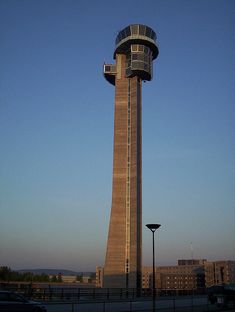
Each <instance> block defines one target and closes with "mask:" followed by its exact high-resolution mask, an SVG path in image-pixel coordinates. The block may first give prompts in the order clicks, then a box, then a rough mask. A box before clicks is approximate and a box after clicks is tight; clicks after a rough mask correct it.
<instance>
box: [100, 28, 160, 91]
mask: <svg viewBox="0 0 235 312" xmlns="http://www.w3.org/2000/svg"><path fill="white" fill-rule="evenodd" d="M115 44H116V46H115V51H114V55H113V57H114V59H116V55H117V54H125V55H126V78H131V77H134V76H138V77H139V78H141V79H142V80H148V81H149V80H151V79H152V61H153V60H154V59H156V58H157V56H158V53H159V51H158V47H157V44H156V33H155V32H154V31H153V30H152V29H151V28H150V27H148V26H146V25H141V24H134V25H129V26H127V27H125V28H124V29H123V30H121V31H120V32H119V33H118V35H117V38H116V41H115ZM104 76H105V78H106V79H107V80H108V81H109V82H110V83H111V84H113V85H115V77H116V65H110V64H107V65H106V64H105V65H104Z"/></svg>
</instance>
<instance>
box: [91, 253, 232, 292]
mask: <svg viewBox="0 0 235 312" xmlns="http://www.w3.org/2000/svg"><path fill="white" fill-rule="evenodd" d="M155 281H156V288H157V290H160V291H163V292H166V293H169V292H170V291H174V292H175V291H179V292H180V291H181V292H185V293H187V292H188V291H203V290H204V289H205V288H206V287H210V286H213V285H221V284H235V261H231V260H225V261H214V262H211V261H207V260H206V259H193V260H191V259H186V260H178V265H173V266H158V267H156V268H155ZM152 283H153V271H152V267H147V266H145V267H143V268H142V281H141V286H142V288H144V289H151V288H152V285H153V284H152ZM96 286H97V287H103V286H104V285H103V268H102V267H97V269H96Z"/></svg>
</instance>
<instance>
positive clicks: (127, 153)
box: [103, 24, 158, 288]
mask: <svg viewBox="0 0 235 312" xmlns="http://www.w3.org/2000/svg"><path fill="white" fill-rule="evenodd" d="M157 56H158V48H157V45H156V34H155V32H154V31H153V30H152V29H151V28H150V27H148V26H145V25H139V24H135V25H130V26H127V27H126V28H124V29H123V30H122V31H120V32H119V34H118V36H117V38H116V47H115V51H114V59H115V60H116V63H115V64H114V65H113V64H104V76H105V78H106V79H107V81H108V82H110V83H111V84H112V85H114V86H115V116H114V152H113V189H112V208H111V216H110V224H109V234H108V242H107V251H106V259H105V266H104V280H103V286H104V287H107V288H111V287H112V288H113V287H114V288H115V287H118V288H141V267H142V172H141V171H142V126H141V89H142V81H143V80H144V81H146V80H148V81H149V80H151V79H152V70H153V69H152V62H153V60H154V59H156V58H157Z"/></svg>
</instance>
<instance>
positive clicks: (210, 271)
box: [205, 260, 235, 287]
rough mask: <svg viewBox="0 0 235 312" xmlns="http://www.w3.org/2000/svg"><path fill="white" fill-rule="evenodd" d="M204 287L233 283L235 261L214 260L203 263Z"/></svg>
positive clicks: (234, 281) (234, 278)
mask: <svg viewBox="0 0 235 312" xmlns="http://www.w3.org/2000/svg"><path fill="white" fill-rule="evenodd" d="M205 280H206V287H210V286H213V285H219V284H232V283H235V261H231V260H227V261H214V262H206V263H205Z"/></svg>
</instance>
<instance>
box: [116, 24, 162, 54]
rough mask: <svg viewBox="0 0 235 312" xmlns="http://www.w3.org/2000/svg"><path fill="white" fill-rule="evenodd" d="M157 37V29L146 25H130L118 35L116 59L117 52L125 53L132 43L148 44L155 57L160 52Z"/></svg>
mask: <svg viewBox="0 0 235 312" xmlns="http://www.w3.org/2000/svg"><path fill="white" fill-rule="evenodd" d="M156 38H157V37H156V33H155V31H154V30H152V28H150V27H148V26H146V25H142V24H133V25H129V26H127V27H125V28H124V29H123V30H121V31H120V32H119V33H118V35H117V37H116V41H115V43H116V47H115V51H114V59H115V58H116V53H125V52H126V51H127V50H128V49H129V48H130V46H131V45H132V44H144V45H145V46H148V47H149V48H150V49H151V50H152V53H153V59H155V58H156V57H157V56H158V53H159V51H158V47H157V44H156Z"/></svg>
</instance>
